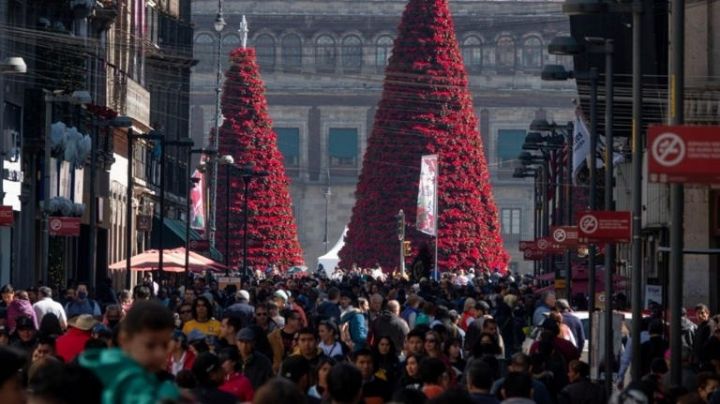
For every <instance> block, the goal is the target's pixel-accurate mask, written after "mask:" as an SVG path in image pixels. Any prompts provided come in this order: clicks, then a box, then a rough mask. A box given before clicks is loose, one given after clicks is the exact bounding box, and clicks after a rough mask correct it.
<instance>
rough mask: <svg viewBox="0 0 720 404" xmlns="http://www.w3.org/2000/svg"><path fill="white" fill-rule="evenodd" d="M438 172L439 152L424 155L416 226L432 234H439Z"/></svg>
mask: <svg viewBox="0 0 720 404" xmlns="http://www.w3.org/2000/svg"><path fill="white" fill-rule="evenodd" d="M437 174H438V160H437V154H430V155H426V156H422V161H421V164H420V183H419V189H418V202H417V220H416V226H417V229H418V230H420V231H421V232H423V233H425V234H429V235H431V236H435V235H437V228H436V225H437V213H438V212H437V204H436V203H437V180H438V179H437Z"/></svg>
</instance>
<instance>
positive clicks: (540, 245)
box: [537, 239, 550, 250]
mask: <svg viewBox="0 0 720 404" xmlns="http://www.w3.org/2000/svg"><path fill="white" fill-rule="evenodd" d="M537 247H538V248H539V249H541V250H545V249H546V248H548V247H550V243H548V241H547V240H544V239H540V240H538V242H537Z"/></svg>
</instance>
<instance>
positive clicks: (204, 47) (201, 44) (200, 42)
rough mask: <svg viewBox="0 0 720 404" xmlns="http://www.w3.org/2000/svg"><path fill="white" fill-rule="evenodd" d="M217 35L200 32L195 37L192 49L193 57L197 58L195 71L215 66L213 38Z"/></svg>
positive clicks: (204, 70)
mask: <svg viewBox="0 0 720 404" xmlns="http://www.w3.org/2000/svg"><path fill="white" fill-rule="evenodd" d="M216 38H217V37H213V36H212V35H210V34H208V33H202V34H199V35H198V36H196V37H195V47H194V50H193V53H194V55H193V57H194V58H196V59H197V60H198V64H197V66H195V69H194V70H195V71H197V72H208V71H212V70H213V66H215V57H216V56H215V51H214V49H215V44H216V42H215V40H216Z"/></svg>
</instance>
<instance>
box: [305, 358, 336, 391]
mask: <svg viewBox="0 0 720 404" xmlns="http://www.w3.org/2000/svg"><path fill="white" fill-rule="evenodd" d="M336 363H337V361H335V359H333V358H331V357H327V356H322V357H321V358H320V362H318V365H317V368H316V369H315V372H316V374H315V380H317V383H316V384H314V385H313V386H311V387H310V389H308V392H307V395H308V397H309V398H310V399H315V400H318V402H325V401H328V399H329V395H328V383H327V375H328V373H330V369H332V367H333V366H335V364H336Z"/></svg>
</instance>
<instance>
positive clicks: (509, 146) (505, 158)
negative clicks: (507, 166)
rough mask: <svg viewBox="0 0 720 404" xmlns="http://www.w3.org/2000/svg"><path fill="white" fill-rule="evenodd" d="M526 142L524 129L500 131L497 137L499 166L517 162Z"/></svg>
mask: <svg viewBox="0 0 720 404" xmlns="http://www.w3.org/2000/svg"><path fill="white" fill-rule="evenodd" d="M523 142H525V131H524V130H523V129H500V130H498V136H497V160H498V163H499V164H501V165H502V164H503V163H510V162H513V161H515V160H517V158H518V156H519V155H520V152H522V145H523Z"/></svg>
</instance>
